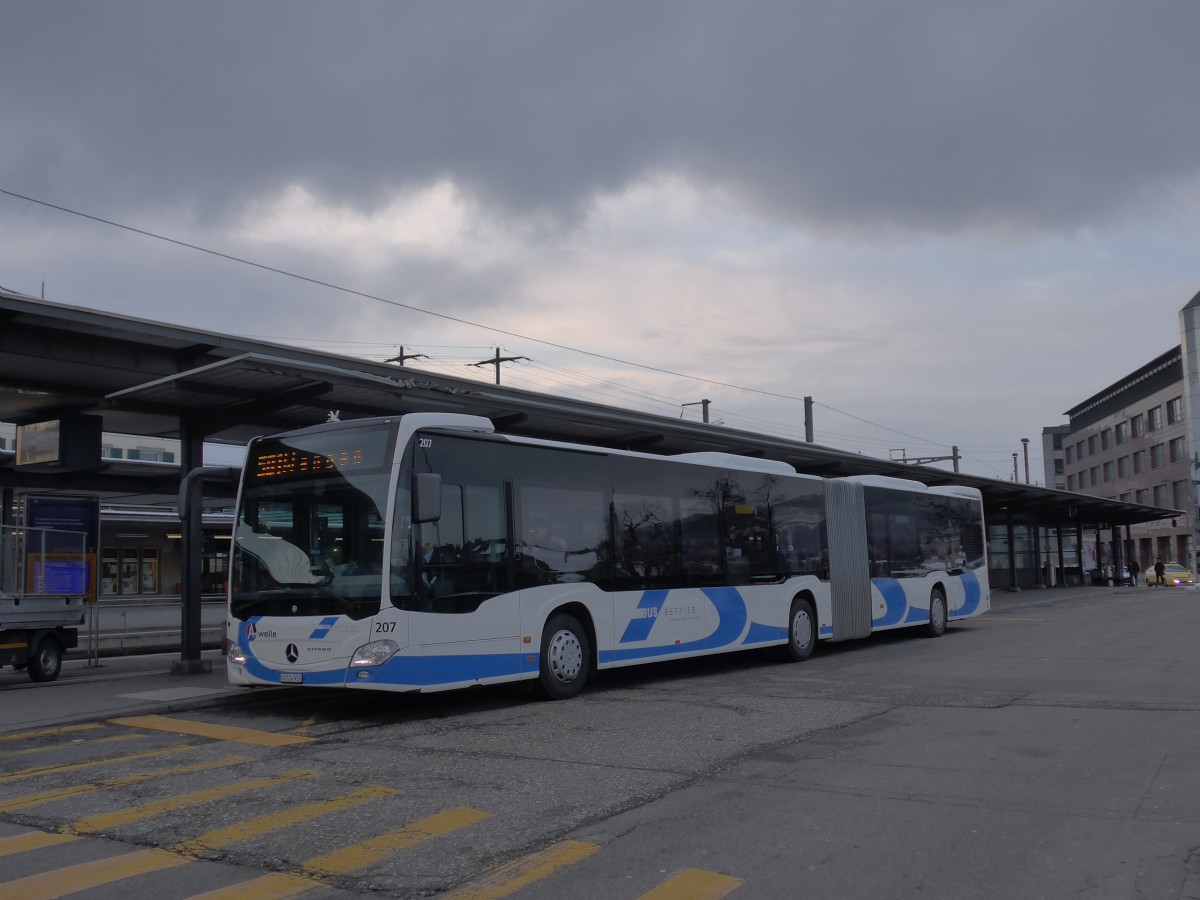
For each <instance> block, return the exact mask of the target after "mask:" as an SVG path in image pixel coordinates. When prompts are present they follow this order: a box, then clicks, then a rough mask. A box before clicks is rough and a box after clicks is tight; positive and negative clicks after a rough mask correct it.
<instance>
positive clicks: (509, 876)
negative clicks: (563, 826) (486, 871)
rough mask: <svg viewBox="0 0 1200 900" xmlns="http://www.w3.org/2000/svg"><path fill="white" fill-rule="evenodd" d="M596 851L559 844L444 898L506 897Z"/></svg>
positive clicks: (579, 843) (593, 847)
mask: <svg viewBox="0 0 1200 900" xmlns="http://www.w3.org/2000/svg"><path fill="white" fill-rule="evenodd" d="M599 849H600V848H599V847H598V846H596V845H595V844H588V843H585V842H583V841H563V842H561V843H559V844H555V845H554V846H553V847H548V848H546V849H545V850H542V851H541V852H540V853H531V854H530V855H529V856H523V857H521V858H520V859H514V860H513V861H512V862H510V863H506V864H505V865H503V866H500V867H499V868H498V869H495V870H493V871H492V873H491V874H490V875H487V876H485V877H484V878H482V879H480V880H479V881H477V882H475V883H474V884H471V885H467V886H466V887H463V888H460V889H459V890H457V891H451V892H450V893H449V894H448V895H447V896H450V897H470V898H472V900H493V898H497V897H507V896H508V895H509V894H514V893H516V892H517V891H519V890H521V888H524V887H527V886H528V885H531V884H533V883H534V882H535V881H540V880H541V879H543V878H546V877H547V876H549V875H552V874H554V873H555V872H557V871H558V870H559V869H561V868H562V867H563V866H569V865H571V864H572V863H577V862H579V861H580V860H584V859H587V858H588V857H589V856H591V855H592V854H593V853H595V852H596V851H597V850H599Z"/></svg>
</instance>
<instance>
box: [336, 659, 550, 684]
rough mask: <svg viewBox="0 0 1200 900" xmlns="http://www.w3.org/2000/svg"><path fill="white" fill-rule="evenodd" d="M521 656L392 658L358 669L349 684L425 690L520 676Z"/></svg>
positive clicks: (522, 661)
mask: <svg viewBox="0 0 1200 900" xmlns="http://www.w3.org/2000/svg"><path fill="white" fill-rule="evenodd" d="M524 660H525V654H524V653H481V654H478V655H476V654H469V655H468V654H462V655H458V654H449V655H446V656H393V657H392V658H391V659H389V660H388V661H387V662H386V663H385V664H384V665H382V666H380V667H379V668H378V669H357V670H355V672H354V674H353V676H352V680H353V681H355V682H357V683H359V684H364V683H371V682H383V683H384V684H411V685H419V686H421V687H428V686H431V685H435V684H458V683H462V682H472V681H479V680H482V679H484V678H502V677H505V676H511V675H519V674H521V673H522V672H524V671H528V670H527V669H525V668H522V666H523V663H524Z"/></svg>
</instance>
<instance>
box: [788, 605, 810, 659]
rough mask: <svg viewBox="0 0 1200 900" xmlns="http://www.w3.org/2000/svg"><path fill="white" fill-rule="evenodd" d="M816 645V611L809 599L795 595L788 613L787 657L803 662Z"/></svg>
mask: <svg viewBox="0 0 1200 900" xmlns="http://www.w3.org/2000/svg"><path fill="white" fill-rule="evenodd" d="M816 645H817V612H816V610H815V609H813V605H812V601H811V600H809V599H807V598H805V597H797V598H796V599H795V600H793V601H792V609H791V611H790V612H789V613H788V642H787V655H788V659H790V660H792V661H793V662H804V660H806V659H808V658H809V657H810V656H812V654H813V649H814V648H815V647H816Z"/></svg>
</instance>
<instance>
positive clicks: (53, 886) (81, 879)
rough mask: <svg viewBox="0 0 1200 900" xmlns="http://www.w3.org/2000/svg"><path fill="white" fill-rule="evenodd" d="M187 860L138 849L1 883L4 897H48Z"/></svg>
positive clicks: (27, 899) (38, 899) (32, 899)
mask: <svg viewBox="0 0 1200 900" xmlns="http://www.w3.org/2000/svg"><path fill="white" fill-rule="evenodd" d="M189 861H190V860H188V859H187V857H184V856H176V855H175V854H174V853H170V852H168V851H166V850H138V851H136V852H134V853H126V854H124V855H122V856H113V857H110V858H108V859H98V860H95V861H94V862H86V863H79V865H75V866H67V867H66V868H62V869H55V870H54V871H52V872H42V873H41V874H39V875H29V876H27V877H25V878H18V879H17V880H16V881H10V882H8V883H7V884H0V894H3V895H4V900H51V898H53V897H61V896H63V895H64V894H73V893H75V892H76V891H83V890H87V889H88V888H93V887H98V886H99V885H102V884H111V883H112V882H114V881H120V880H121V879H122V878H129V877H131V876H133V875H142V874H145V873H146V872H157V871H159V870H160V869H169V868H171V867H172V866H181V865H184V864H186V863H188V862H189Z"/></svg>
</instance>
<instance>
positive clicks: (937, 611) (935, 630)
mask: <svg viewBox="0 0 1200 900" xmlns="http://www.w3.org/2000/svg"><path fill="white" fill-rule="evenodd" d="M947 617H948V614H947V612H946V595H945V594H944V593H942V589H941V588H935V589H934V591H933V593H932V594H930V595H929V624H928V625H926V626H925V634H926V636H928V637H941V636H942V635H943V634H945V633H946V619H947Z"/></svg>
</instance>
